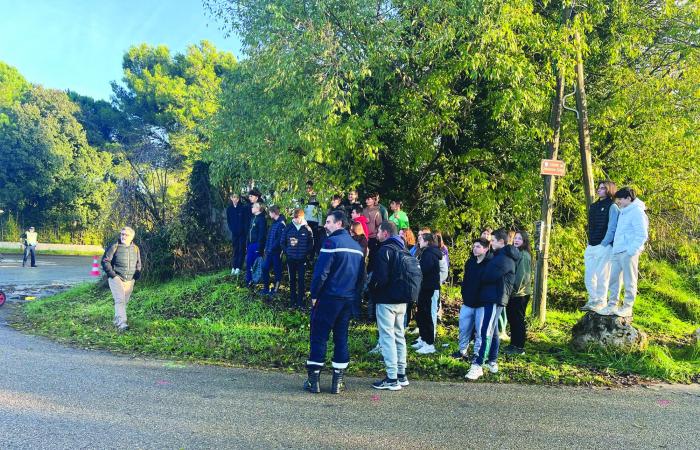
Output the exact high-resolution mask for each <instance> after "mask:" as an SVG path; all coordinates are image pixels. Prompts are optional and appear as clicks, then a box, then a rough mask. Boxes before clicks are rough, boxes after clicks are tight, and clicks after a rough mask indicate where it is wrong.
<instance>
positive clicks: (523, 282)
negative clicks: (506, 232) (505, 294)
mask: <svg viewBox="0 0 700 450" xmlns="http://www.w3.org/2000/svg"><path fill="white" fill-rule="evenodd" d="M530 294H532V256H530V252H520V259H519V260H518V263H517V264H516V265H515V277H514V279H513V292H512V293H511V294H510V296H511V297H525V296H526V295H530Z"/></svg>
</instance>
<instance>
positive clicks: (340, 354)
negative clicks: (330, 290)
mask: <svg viewBox="0 0 700 450" xmlns="http://www.w3.org/2000/svg"><path fill="white" fill-rule="evenodd" d="M352 302H353V299H351V298H341V297H321V298H319V299H318V300H317V301H316V305H315V306H314V307H313V308H312V309H311V335H310V339H309V340H310V345H309V346H310V350H309V359H308V360H307V361H306V367H307V368H309V369H316V370H318V369H321V368H322V367H323V364H324V362H325V360H326V348H327V347H328V337H329V336H330V333H331V331H333V368H334V369H345V368H347V367H348V363H349V362H350V350H349V349H348V327H349V325H350V314H351V310H352Z"/></svg>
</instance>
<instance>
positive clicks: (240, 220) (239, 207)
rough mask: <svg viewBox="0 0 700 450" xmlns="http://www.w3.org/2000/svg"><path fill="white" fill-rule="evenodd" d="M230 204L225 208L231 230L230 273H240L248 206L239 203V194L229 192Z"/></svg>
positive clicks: (246, 229) (246, 228)
mask: <svg viewBox="0 0 700 450" xmlns="http://www.w3.org/2000/svg"><path fill="white" fill-rule="evenodd" d="M230 199H231V204H230V205H228V207H227V208H226V223H227V224H228V229H229V231H230V232H231V244H232V247H233V253H232V255H231V275H238V274H239V273H241V267H243V256H244V255H245V247H246V231H248V208H247V207H246V205H244V204H243V203H241V196H240V195H238V194H235V193H233V194H231V197H230Z"/></svg>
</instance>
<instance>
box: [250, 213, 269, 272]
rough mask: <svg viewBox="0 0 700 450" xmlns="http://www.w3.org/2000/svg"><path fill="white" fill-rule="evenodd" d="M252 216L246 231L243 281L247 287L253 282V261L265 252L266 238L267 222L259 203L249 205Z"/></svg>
mask: <svg viewBox="0 0 700 450" xmlns="http://www.w3.org/2000/svg"><path fill="white" fill-rule="evenodd" d="M251 212H252V214H253V216H252V218H251V220H250V228H249V229H248V236H247V237H248V239H247V242H248V247H247V249H246V250H247V252H246V259H245V265H246V268H245V281H246V283H247V284H248V285H250V284H252V282H253V272H252V269H253V263H254V262H255V260H256V259H257V258H258V257H260V256H263V254H264V251H265V238H266V236H267V221H266V220H265V213H264V211H263V207H262V205H261V204H260V203H258V202H255V203H253V204H252V205H251Z"/></svg>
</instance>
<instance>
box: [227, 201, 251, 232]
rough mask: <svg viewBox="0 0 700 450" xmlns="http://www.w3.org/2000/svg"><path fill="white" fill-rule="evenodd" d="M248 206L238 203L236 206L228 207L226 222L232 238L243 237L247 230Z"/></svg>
mask: <svg viewBox="0 0 700 450" xmlns="http://www.w3.org/2000/svg"><path fill="white" fill-rule="evenodd" d="M249 209H250V208H248V205H244V204H243V203H241V202H238V206H233V205H228V207H227V208H226V222H227V223H228V229H229V230H230V231H231V235H232V236H245V232H246V231H247V230H248V210H249Z"/></svg>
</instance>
